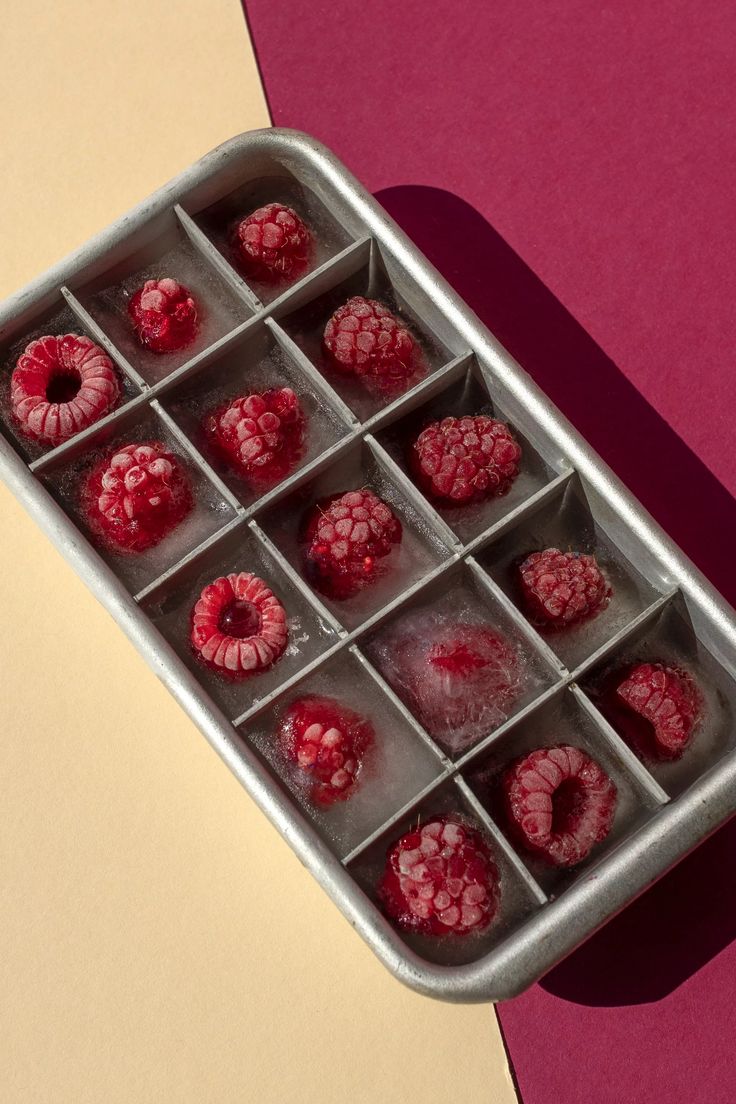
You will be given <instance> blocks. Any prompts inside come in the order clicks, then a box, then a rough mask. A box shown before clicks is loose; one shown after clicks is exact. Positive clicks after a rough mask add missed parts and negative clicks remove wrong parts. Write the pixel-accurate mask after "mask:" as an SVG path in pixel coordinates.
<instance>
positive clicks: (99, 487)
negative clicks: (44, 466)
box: [81, 441, 193, 553]
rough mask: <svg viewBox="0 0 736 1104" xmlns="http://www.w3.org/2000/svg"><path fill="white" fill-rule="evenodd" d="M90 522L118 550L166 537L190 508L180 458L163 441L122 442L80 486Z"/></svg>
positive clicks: (143, 546)
mask: <svg viewBox="0 0 736 1104" xmlns="http://www.w3.org/2000/svg"><path fill="white" fill-rule="evenodd" d="M81 505H82V511H83V513H84V514H85V516H86V517H87V520H88V522H89V524H90V527H91V528H92V529H93V530H94V531H95V532H96V533H98V534H99V535H100V536H101V537H102V539H103V540H104V542H105V543H106V544H107V545H109V546H110V547H111V548H113V549H115V550H116V551H120V552H130V553H138V552H143V551H145V550H146V549H148V548H152V547H153V546H154V545H156V544H158V543H159V542H160V541H162V540H163V539H164V537H166V536H168V534H169V533H171V532H172V531H173V530H174V529H175V528H176V527H177V525H179V523H180V522H181V521H182V520H183V519H184V518H185V517H186V515H187V514H188V513H189V511H190V510H191V509H192V505H193V497H192V490H191V486H190V483H189V479H188V477H187V474H186V471H185V470H184V468H183V466H182V464H181V462H180V461H179V460H178V458H177V457H176V456H175V455H174V454H173V453H172V452H170V451H169V449H167V447H166V446H165V445H163V444H162V443H161V442H160V441H150V442H147V443H144V444H132V445H124V446H123V447H122V448H119V449H116V450H115V452H114V453H113V454H112V455H111V456H107V457H106V458H105V459H104V460H102V461H101V462H100V463H99V464H97V465H96V467H94V468H93V470H92V471H91V472H90V474H89V476H88V478H87V479H86V481H85V483H84V484H83V487H82V493H81Z"/></svg>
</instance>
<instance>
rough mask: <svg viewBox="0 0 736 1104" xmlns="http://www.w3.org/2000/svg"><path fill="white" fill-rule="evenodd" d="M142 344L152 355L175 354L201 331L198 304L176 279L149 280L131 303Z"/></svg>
mask: <svg viewBox="0 0 736 1104" xmlns="http://www.w3.org/2000/svg"><path fill="white" fill-rule="evenodd" d="M128 314H129V315H130V317H131V319H132V321H133V325H134V326H135V332H136V335H137V337H138V340H139V341H140V343H141V345H145V347H146V348H147V349H150V350H151V352H152V353H175V352H176V351H177V350H178V349H184V348H185V347H186V346H187V345H191V343H192V342H193V341H194V339H195V337H196V336H197V333H198V331H199V320H198V318H197V305H196V303H195V301H194V298H193V297H192V294H191V292H189V291H187V289H186V288H185V287H184V286H183V285H182V284H179V283H177V281H176V280H170V279H165V280H146V282H145V284H144V285H143V287H142V288H139V290H138V291H136V293H135V295H134V296H133V298H132V299H131V300H130V303H129V304H128Z"/></svg>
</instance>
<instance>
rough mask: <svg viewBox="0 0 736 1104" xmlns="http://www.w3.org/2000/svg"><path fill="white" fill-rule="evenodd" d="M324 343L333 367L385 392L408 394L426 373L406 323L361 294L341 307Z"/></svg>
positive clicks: (327, 327) (332, 320)
mask: <svg viewBox="0 0 736 1104" xmlns="http://www.w3.org/2000/svg"><path fill="white" fill-rule="evenodd" d="M323 344H324V349H325V353H326V354H327V358H328V360H329V363H330V364H331V365H332V367H333V368H335V369H336V370H337V371H338V372H342V373H343V374H344V375H349V376H356V377H357V378H358V379H360V380H362V381H363V382H364V383H365V384H366V386H368V387H370V388H372V389H375V390H377V391H380V392H383V393H389V394H399V393H400V392H402V391H406V390H407V388H408V387H410V386H412V385H413V384H414V383H416V382H417V380H418V379H420V378H421V377H422V376H423V375H425V373H426V367H425V365H424V358H423V357H422V353H421V350H420V348H419V346H418V344H417V342H416V341H415V340H414V338H413V336H412V335H411V333H410V332H409V330H408V329H407V328H406V326H405V325H404V323H403V322H401V321H400V320H399V319H398V318H397V317H396V316H395V315H394V314H392V313H391V311H390V310H389V309H388V307H384V305H383V303H379V302H377V301H376V300H375V299H365V298H364V297H363V296H362V295H354V296H353V297H352V299H348V301H347V303H345V304H343V306H341V307H338V309H337V310H336V311H335V313H334V314H333V315H332V317H331V318H330V320H329V322H328V323H327V325H326V326H325V333H324V339H323Z"/></svg>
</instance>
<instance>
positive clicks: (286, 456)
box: [204, 387, 304, 485]
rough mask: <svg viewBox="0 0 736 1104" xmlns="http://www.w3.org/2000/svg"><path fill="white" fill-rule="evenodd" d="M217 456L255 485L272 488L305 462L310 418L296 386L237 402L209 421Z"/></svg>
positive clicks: (263, 392)
mask: <svg viewBox="0 0 736 1104" xmlns="http://www.w3.org/2000/svg"><path fill="white" fill-rule="evenodd" d="M204 429H205V433H206V434H207V437H208V438H209V441H210V444H211V445H212V447H213V449H214V451H215V452H216V453H218V454H219V455H220V456H221V457H222V459H223V460H225V461H226V462H227V463H228V464H230V466H231V467H232V468H234V470H235V471H236V472H237V473H238V475H240V476H241V478H243V479H245V480H246V481H247V482H249V483H255V484H259V485H271V484H274V483H277V482H278V481H279V480H280V479H283V478H284V476H285V475H287V474H288V472H289V471H290V470H291V468H293V466H294V464H295V463H296V461H297V460H298V459H299V457H300V455H301V453H302V449H303V442H304V413H303V411H302V408H301V404H300V402H299V400H298V398H297V397H296V395H295V394H294V392H293V391H292V390H291V388H290V387H281V388H279V389H277V390H272V391H262V392H254V393H253V394H251V395H242V396H240V397H239V398H237V399H233V400H232V402H231V403H229V404H228V405H227V406H225V407H223V408H221V409H220V410H218V411H216V412H215V413H214V414H210V415H209V417H207V418H206V419H205V423H204Z"/></svg>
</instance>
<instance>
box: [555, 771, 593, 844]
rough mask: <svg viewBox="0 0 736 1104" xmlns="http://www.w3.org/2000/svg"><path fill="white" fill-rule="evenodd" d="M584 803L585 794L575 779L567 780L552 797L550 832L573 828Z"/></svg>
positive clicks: (565, 830)
mask: <svg viewBox="0 0 736 1104" xmlns="http://www.w3.org/2000/svg"><path fill="white" fill-rule="evenodd" d="M584 803H585V792H584V790H583V787H582V786H581V785H580V782H579V781H578V779H577V778H568V779H566V780H565V781H564V782H562V783H561V785H559V786H558V787H557V789H556V790H555V792H554V794H553V795H552V832H553V834H554V833H557V832H569V831H570V830H571V829H572V828H574V825H575V822H576V821H577V819H578V817H579V816H580V813H581V812H582V810H583V805H584Z"/></svg>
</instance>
